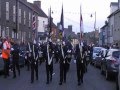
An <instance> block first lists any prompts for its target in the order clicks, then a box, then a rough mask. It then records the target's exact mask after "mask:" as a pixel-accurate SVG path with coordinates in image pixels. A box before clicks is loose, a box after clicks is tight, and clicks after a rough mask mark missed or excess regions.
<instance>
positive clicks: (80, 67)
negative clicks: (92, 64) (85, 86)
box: [75, 43, 85, 85]
mask: <svg viewBox="0 0 120 90" xmlns="http://www.w3.org/2000/svg"><path fill="white" fill-rule="evenodd" d="M83 52H84V51H83V46H82V45H81V44H80V43H79V44H77V45H76V50H75V58H76V68H77V79H78V85H80V84H81V83H83V76H84V69H85V67H84V61H83V59H84V54H83Z"/></svg>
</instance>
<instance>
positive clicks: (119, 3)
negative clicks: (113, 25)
mask: <svg viewBox="0 0 120 90" xmlns="http://www.w3.org/2000/svg"><path fill="white" fill-rule="evenodd" d="M118 9H120V0H118Z"/></svg>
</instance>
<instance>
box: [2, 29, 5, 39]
mask: <svg viewBox="0 0 120 90" xmlns="http://www.w3.org/2000/svg"><path fill="white" fill-rule="evenodd" d="M2 37H5V27H3V29H2Z"/></svg>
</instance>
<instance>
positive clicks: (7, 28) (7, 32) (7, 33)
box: [6, 27, 9, 37]
mask: <svg viewBox="0 0 120 90" xmlns="http://www.w3.org/2000/svg"><path fill="white" fill-rule="evenodd" d="M6 36H8V37H9V27H6Z"/></svg>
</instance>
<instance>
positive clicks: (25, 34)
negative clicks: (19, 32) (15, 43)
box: [23, 32, 26, 41]
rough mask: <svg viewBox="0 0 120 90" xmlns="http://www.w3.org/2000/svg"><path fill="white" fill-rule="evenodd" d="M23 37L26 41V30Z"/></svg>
mask: <svg viewBox="0 0 120 90" xmlns="http://www.w3.org/2000/svg"><path fill="white" fill-rule="evenodd" d="M23 38H24V41H25V40H26V32H24V36H23Z"/></svg>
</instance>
